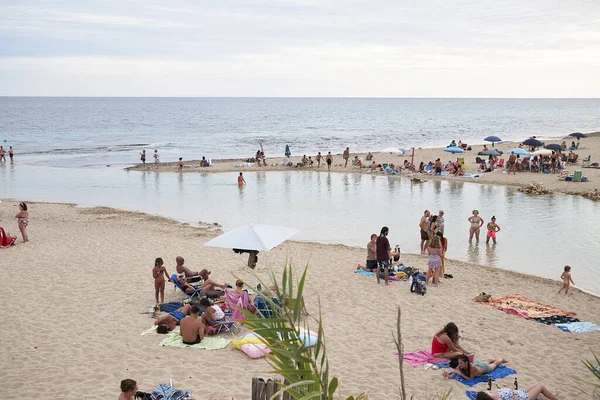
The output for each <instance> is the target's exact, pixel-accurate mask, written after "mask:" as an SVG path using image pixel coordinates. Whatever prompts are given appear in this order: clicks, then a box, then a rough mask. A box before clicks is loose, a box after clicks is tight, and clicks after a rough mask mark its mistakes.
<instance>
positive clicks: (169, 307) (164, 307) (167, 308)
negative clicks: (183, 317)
mask: <svg viewBox="0 0 600 400" xmlns="http://www.w3.org/2000/svg"><path fill="white" fill-rule="evenodd" d="M181 307H183V303H179V302H177V301H174V302H171V303H165V304H161V305H160V311H163V312H167V313H169V312H171V311H177V310H179V309H180V308H181Z"/></svg>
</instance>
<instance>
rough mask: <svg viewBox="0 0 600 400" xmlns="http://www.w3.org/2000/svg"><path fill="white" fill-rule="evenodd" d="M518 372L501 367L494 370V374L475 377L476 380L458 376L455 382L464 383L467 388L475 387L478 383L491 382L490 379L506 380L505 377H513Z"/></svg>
mask: <svg viewBox="0 0 600 400" xmlns="http://www.w3.org/2000/svg"><path fill="white" fill-rule="evenodd" d="M516 373H517V371H515V370H514V369H510V368H508V367H506V366H504V365H501V366H499V367H498V368H496V369H495V370H493V371H492V372H490V373H488V374H483V375H480V376H477V377H475V378H474V379H464V378H462V377H460V376H458V375H456V376H455V377H454V380H456V381H458V382H460V383H463V384H465V385H467V386H471V387H472V386H475V385H477V384H478V383H485V382H487V381H489V380H490V378H492V380H493V381H495V380H496V379H500V378H504V377H505V376H508V375H513V374H516Z"/></svg>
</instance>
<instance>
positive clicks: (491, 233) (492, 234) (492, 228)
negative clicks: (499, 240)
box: [485, 217, 500, 244]
mask: <svg viewBox="0 0 600 400" xmlns="http://www.w3.org/2000/svg"><path fill="white" fill-rule="evenodd" d="M487 231H488V232H487V239H486V240H485V242H486V243H489V242H490V238H491V239H492V240H493V241H494V244H496V232H500V227H499V226H498V225H497V224H496V217H492V220H491V221H490V222H489V223H488V224H487Z"/></svg>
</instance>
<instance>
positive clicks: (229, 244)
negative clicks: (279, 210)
mask: <svg viewBox="0 0 600 400" xmlns="http://www.w3.org/2000/svg"><path fill="white" fill-rule="evenodd" d="M298 232H300V230H298V229H295V228H288V227H286V226H276V225H258V224H256V225H255V224H252V225H245V226H240V227H238V228H235V229H233V230H231V231H229V232H225V233H224V234H222V235H221V236H217V237H216V238H214V239H212V240H209V241H208V242H206V243H204V246H207V247H224V248H226V249H242V250H256V251H269V250H271V249H272V248H273V247H276V246H278V245H279V244H281V243H283V242H284V241H285V240H287V239H289V238H291V237H292V236H294V235H295V234H296V233H298Z"/></svg>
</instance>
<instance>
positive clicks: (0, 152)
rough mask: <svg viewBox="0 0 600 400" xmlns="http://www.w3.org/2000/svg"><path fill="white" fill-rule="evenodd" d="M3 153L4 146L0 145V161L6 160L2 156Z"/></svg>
mask: <svg viewBox="0 0 600 400" xmlns="http://www.w3.org/2000/svg"><path fill="white" fill-rule="evenodd" d="M5 153H6V152H5V151H4V147H2V146H0V161H4V162H6V157H5V156H4V154H5Z"/></svg>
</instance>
